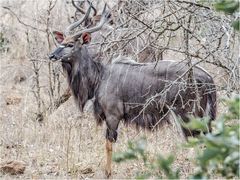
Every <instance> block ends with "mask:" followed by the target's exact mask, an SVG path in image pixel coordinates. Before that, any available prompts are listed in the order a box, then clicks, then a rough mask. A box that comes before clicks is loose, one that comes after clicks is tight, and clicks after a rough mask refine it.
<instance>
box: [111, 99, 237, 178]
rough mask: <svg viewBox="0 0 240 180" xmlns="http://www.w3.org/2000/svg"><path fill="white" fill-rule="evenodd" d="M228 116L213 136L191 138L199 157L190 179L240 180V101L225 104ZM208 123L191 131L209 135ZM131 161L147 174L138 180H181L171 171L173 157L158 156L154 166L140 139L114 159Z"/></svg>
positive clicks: (196, 124) (192, 125) (216, 126)
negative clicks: (141, 165)
mask: <svg viewBox="0 0 240 180" xmlns="http://www.w3.org/2000/svg"><path fill="white" fill-rule="evenodd" d="M226 104H227V106H228V112H227V113H226V114H223V115H222V116H221V117H220V118H218V119H217V120H216V121H215V122H213V129H214V131H213V132H212V133H207V134H205V135H204V134H203V133H201V135H200V136H199V137H198V138H189V141H188V143H187V144H186V146H187V147H193V148H195V150H196V151H198V153H197V157H196V158H195V159H194V162H195V164H196V166H197V171H196V172H195V173H194V174H192V175H189V178H191V179H207V178H211V176H212V175H213V174H214V175H216V176H222V177H224V178H233V177H236V176H237V177H240V173H239V167H240V164H239V162H240V157H239V148H240V139H239V137H240V130H239V122H236V121H239V116H240V113H239V106H240V97H236V98H235V99H233V100H228V101H226ZM207 123H208V121H206V120H203V121H201V120H199V119H193V120H192V121H191V122H190V123H189V124H188V127H190V128H191V129H195V130H200V131H203V132H205V131H206V124H207ZM130 159H138V160H143V162H144V166H145V167H146V169H147V171H146V172H140V173H139V174H138V175H137V178H149V177H156V178H168V179H178V178H179V170H176V171H174V170H172V167H171V166H172V163H173V162H174V156H169V157H167V158H163V157H162V156H161V155H158V156H157V157H156V158H155V160H154V161H153V162H151V161H149V159H148V157H147V155H146V139H145V138H141V139H140V140H139V141H136V142H129V143H128V149H127V150H126V151H125V152H121V153H116V154H114V156H113V160H114V161H115V162H123V161H126V160H130Z"/></svg>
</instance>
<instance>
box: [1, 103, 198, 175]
mask: <svg viewBox="0 0 240 180" xmlns="http://www.w3.org/2000/svg"><path fill="white" fill-rule="evenodd" d="M22 105H23V106H24V103H22V104H21V105H20V104H16V105H8V106H5V108H4V110H3V111H2V112H1V113H2V114H1V115H2V116H1V131H0V132H1V145H0V151H1V162H3V161H9V160H21V161H23V162H25V163H26V164H27V168H26V171H25V173H24V174H23V175H21V176H20V177H21V178H53V177H58V178H59V177H62V178H63V177H64V178H66V177H71V178H74V177H77V178H87V177H88V178H104V174H103V172H104V171H103V169H104V164H105V145H104V143H105V138H104V133H105V131H104V126H103V127H99V128H97V127H96V125H95V122H94V118H93V117H92V116H91V114H89V113H84V114H80V113H79V112H78V110H77V108H76V106H75V104H74V102H73V99H70V100H69V101H67V102H66V103H65V104H63V105H62V106H61V107H60V108H59V109H58V110H57V111H55V112H54V113H53V114H52V115H50V116H49V117H48V118H47V119H45V120H44V122H42V123H39V122H36V121H34V120H33V119H31V116H25V114H24V113H25V112H24V111H23V110H22V109H23V108H22V107H23V106H22ZM25 106H26V104H25ZM143 135H146V136H147V141H148V151H149V155H150V156H151V157H153V156H154V154H156V153H161V154H163V155H166V154H169V153H174V154H175V155H176V158H177V159H176V163H175V164H174V167H175V168H180V170H181V174H182V177H186V176H187V175H188V174H189V173H190V172H192V171H193V166H192V163H191V160H190V159H191V158H192V157H193V154H194V152H193V151H192V152H189V151H191V150H189V149H188V150H186V149H184V148H183V147H182V146H181V142H182V141H183V140H182V139H181V138H179V134H178V133H177V132H176V131H175V130H174V128H173V127H172V126H170V125H167V124H165V125H164V126H163V128H162V129H161V130H160V131H159V132H154V133H148V132H145V133H144V132H137V131H135V130H134V128H131V127H129V128H126V127H124V126H121V127H120V128H119V138H118V142H117V143H116V144H115V145H114V151H123V150H125V149H126V144H127V141H128V140H134V139H138V138H139V137H141V136H143ZM113 169H114V171H113V177H114V178H126V177H134V174H135V173H136V172H137V171H141V170H144V167H143V164H142V163H140V162H136V161H129V162H126V163H122V164H114V166H113ZM2 177H4V178H6V177H8V175H4V176H2Z"/></svg>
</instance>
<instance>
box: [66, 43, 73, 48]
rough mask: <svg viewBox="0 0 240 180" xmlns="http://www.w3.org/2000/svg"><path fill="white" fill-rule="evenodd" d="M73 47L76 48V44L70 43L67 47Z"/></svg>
mask: <svg viewBox="0 0 240 180" xmlns="http://www.w3.org/2000/svg"><path fill="white" fill-rule="evenodd" d="M73 46H74V44H72V43H69V44H67V45H66V47H73Z"/></svg>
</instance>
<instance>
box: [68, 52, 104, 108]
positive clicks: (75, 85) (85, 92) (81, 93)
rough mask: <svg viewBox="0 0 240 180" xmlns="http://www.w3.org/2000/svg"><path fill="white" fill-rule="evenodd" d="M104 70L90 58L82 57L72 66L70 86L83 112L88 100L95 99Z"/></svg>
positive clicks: (69, 75)
mask: <svg viewBox="0 0 240 180" xmlns="http://www.w3.org/2000/svg"><path fill="white" fill-rule="evenodd" d="M103 70H104V68H103V66H102V64H101V63H98V62H95V61H93V60H92V59H91V58H90V57H89V56H82V57H81V59H77V61H75V63H73V64H72V69H71V73H70V74H69V73H68V79H69V85H70V88H71V90H72V93H73V96H74V98H75V100H76V101H77V103H78V104H79V108H80V110H81V111H82V110H83V108H84V105H85V103H86V102H87V100H89V99H92V98H93V97H94V95H95V92H96V90H97V88H98V86H99V84H100V81H101V79H102V75H103Z"/></svg>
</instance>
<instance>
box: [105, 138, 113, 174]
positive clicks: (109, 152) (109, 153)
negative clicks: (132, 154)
mask: <svg viewBox="0 0 240 180" xmlns="http://www.w3.org/2000/svg"><path fill="white" fill-rule="evenodd" d="M106 152H107V164H106V169H105V170H106V172H105V173H106V176H107V177H110V176H111V163H112V142H110V141H109V140H107V141H106Z"/></svg>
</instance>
